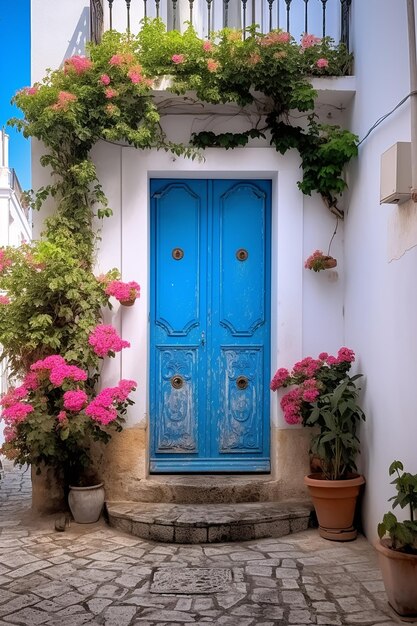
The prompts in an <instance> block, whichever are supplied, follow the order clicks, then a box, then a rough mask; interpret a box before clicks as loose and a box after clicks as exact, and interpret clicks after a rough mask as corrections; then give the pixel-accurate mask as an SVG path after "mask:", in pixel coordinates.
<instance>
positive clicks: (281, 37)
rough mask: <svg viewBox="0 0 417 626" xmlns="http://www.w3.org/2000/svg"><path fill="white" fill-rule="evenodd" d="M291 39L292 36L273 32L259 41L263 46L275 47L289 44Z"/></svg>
mask: <svg viewBox="0 0 417 626" xmlns="http://www.w3.org/2000/svg"><path fill="white" fill-rule="evenodd" d="M290 39H291V35H290V34H289V33H286V32H279V33H278V32H275V31H274V32H271V33H268V34H267V35H265V37H261V38H260V39H259V44H260V45H261V46H273V45H276V44H279V43H288V42H289V40H290Z"/></svg>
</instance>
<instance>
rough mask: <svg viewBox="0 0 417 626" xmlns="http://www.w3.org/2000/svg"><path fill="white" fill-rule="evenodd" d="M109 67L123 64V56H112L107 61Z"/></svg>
mask: <svg viewBox="0 0 417 626" xmlns="http://www.w3.org/2000/svg"><path fill="white" fill-rule="evenodd" d="M109 63H110V65H116V66H117V65H122V63H123V55H122V54H113V56H112V57H111V59H110V61H109Z"/></svg>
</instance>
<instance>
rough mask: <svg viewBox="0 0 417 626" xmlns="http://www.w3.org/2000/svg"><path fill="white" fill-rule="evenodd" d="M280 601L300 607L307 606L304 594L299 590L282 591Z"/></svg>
mask: <svg viewBox="0 0 417 626" xmlns="http://www.w3.org/2000/svg"><path fill="white" fill-rule="evenodd" d="M282 601H283V602H284V604H290V605H291V606H296V607H302V608H304V607H306V606H307V603H306V601H305V598H304V595H303V594H302V593H301V592H299V591H283V592H282Z"/></svg>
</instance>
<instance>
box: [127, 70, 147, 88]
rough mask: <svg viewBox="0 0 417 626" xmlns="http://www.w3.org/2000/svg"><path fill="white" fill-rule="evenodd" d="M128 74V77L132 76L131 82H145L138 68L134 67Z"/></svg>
mask: <svg viewBox="0 0 417 626" xmlns="http://www.w3.org/2000/svg"><path fill="white" fill-rule="evenodd" d="M127 75H128V78H130V80H131V82H132V83H133V84H135V85H136V84H138V83H141V82H143V76H142V74H140V73H139V72H137V71H136V70H133V69H131V70H129V71H128V73H127Z"/></svg>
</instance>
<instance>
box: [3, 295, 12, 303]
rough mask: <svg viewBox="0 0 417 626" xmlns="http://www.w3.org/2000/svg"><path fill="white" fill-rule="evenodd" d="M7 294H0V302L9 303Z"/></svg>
mask: <svg viewBox="0 0 417 626" xmlns="http://www.w3.org/2000/svg"><path fill="white" fill-rule="evenodd" d="M10 302H11V300H10V298H9V296H0V304H10Z"/></svg>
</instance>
